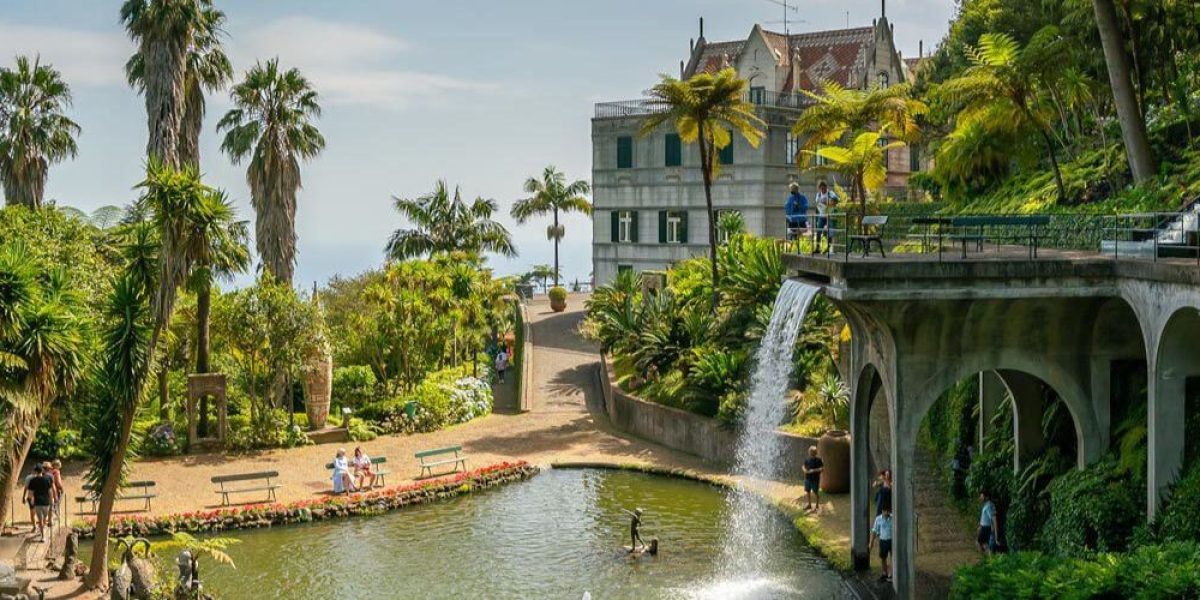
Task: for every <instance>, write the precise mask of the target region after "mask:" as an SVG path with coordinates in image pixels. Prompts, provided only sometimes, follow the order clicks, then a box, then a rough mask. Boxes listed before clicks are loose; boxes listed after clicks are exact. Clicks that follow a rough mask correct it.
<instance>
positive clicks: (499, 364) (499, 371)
mask: <svg viewBox="0 0 1200 600" xmlns="http://www.w3.org/2000/svg"><path fill="white" fill-rule="evenodd" d="M507 370H508V351H507V350H505V349H504V348H501V349H500V351H499V352H497V353H496V378H497V379H498V380H499V381H500V383H504V372H505V371H507Z"/></svg>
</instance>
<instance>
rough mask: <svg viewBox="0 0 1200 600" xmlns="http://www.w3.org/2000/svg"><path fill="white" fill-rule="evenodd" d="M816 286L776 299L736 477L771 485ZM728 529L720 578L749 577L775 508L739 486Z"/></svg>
mask: <svg viewBox="0 0 1200 600" xmlns="http://www.w3.org/2000/svg"><path fill="white" fill-rule="evenodd" d="M819 291H820V288H817V287H814V286H811V285H808V284H804V283H800V282H798V281H792V280H787V281H784V282H783V287H781V288H780V289H779V295H778V296H776V297H775V307H774V309H773V310H772V312H771V323H770V325H769V326H768V327H767V331H766V334H765V335H763V338H762V342H761V343H760V345H759V348H758V352H757V354H756V355H755V361H754V366H753V369H754V372H753V374H752V375H751V378H750V395H749V398H748V399H747V401H746V413H745V416H744V425H743V429H742V431H741V434H740V435H739V437H738V445H737V455H736V459H737V462H736V465H735V470H734V473H735V474H736V475H738V476H739V477H742V478H749V479H755V480H759V481H771V480H774V479H775V478H776V476H777V475H778V470H779V465H780V464H781V463H782V462H783V456H782V448H781V446H780V440H779V437H778V436H776V435H775V431H776V430H777V429H778V428H779V425H780V424H781V423H782V422H783V421H784V419H785V418H786V416H787V410H788V408H787V402H786V395H787V391H788V379H790V377H791V374H792V349H793V347H794V346H795V344H796V337H797V336H798V335H799V334H800V327H801V325H803V323H804V316H805V314H806V313H807V312H808V308H809V306H811V305H812V301H813V298H815V297H816V295H817V293H818V292H819ZM728 508H729V512H728V514H729V517H728V518H729V529H728V531H727V533H726V536H725V551H724V553H725V562H724V565H723V566H722V570H723V571H724V573H723V575H724V576H725V577H726V578H729V579H741V580H745V579H753V578H756V577H757V576H758V574H760V573H762V568H761V566H762V565H764V564H765V563H766V561H767V560H768V557H767V556H764V554H765V548H766V547H767V544H766V543H764V542H765V540H768V539H770V537H771V536H774V535H776V534H777V533H778V532H775V531H773V529H775V527H776V525H777V524H778V523H779V519H778V515H777V514H776V513H775V511H774V509H773V508H772V507H770V506H767V505H766V504H765V503H764V502H763V501H762V500H761V499H759V498H758V497H756V496H755V495H754V494H752V493H751V492H750V491H749V490H747V489H745V487H744V485H738V486H737V488H736V489H735V490H734V491H733V493H732V494H731V495H730V500H729V507H728Z"/></svg>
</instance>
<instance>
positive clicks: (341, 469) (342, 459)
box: [333, 448, 358, 494]
mask: <svg viewBox="0 0 1200 600" xmlns="http://www.w3.org/2000/svg"><path fill="white" fill-rule="evenodd" d="M357 491H358V489H356V488H355V487H354V480H353V479H352V478H351V477H350V465H349V463H347V462H346V449H345V448H338V451H337V455H336V456H334V457H333V493H335V494H346V493H350V492H357Z"/></svg>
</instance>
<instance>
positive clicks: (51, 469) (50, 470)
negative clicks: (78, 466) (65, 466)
mask: <svg viewBox="0 0 1200 600" xmlns="http://www.w3.org/2000/svg"><path fill="white" fill-rule="evenodd" d="M42 469H43V471H44V472H45V474H46V475H47V476H49V477H50V481H53V482H54V506H53V510H52V511H51V513H53V515H54V518H55V519H57V520H58V522H59V523H62V522H63V518H62V503H63V491H64V488H63V481H62V461H61V460H55V461H53V462H51V461H46V464H44V465H42Z"/></svg>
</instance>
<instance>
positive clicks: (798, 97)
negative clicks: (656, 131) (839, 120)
mask: <svg viewBox="0 0 1200 600" xmlns="http://www.w3.org/2000/svg"><path fill="white" fill-rule="evenodd" d="M742 100H744V101H746V102H749V103H750V104H753V105H755V106H760V107H765V108H783V109H789V110H802V109H804V108H807V107H809V106H811V105H813V104H815V103H816V101H815V100H813V99H812V98H811V97H809V96H807V95H805V94H791V93H786V92H772V91H769V90H763V89H753V88H752V89H750V90H747V91H746V92H744V93H743V94H742ZM595 108H596V118H597V119H607V118H617V117H636V116H645V115H651V114H654V113H658V112H662V111H664V110H666V108H665V107H664V106H663V105H662V104H660V103H659V102H657V101H656V100H654V99H651V98H633V99H629V100H616V101H609V102H597V103H596V107H595Z"/></svg>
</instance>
